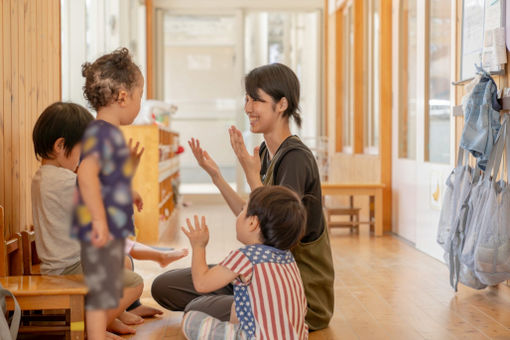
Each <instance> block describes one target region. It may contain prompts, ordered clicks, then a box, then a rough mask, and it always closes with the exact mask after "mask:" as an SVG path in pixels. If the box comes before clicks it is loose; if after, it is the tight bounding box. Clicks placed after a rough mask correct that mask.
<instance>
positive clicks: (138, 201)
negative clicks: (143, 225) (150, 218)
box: [132, 190, 143, 212]
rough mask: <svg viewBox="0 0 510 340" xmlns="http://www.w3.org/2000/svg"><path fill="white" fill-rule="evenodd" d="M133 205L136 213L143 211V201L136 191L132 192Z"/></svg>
mask: <svg viewBox="0 0 510 340" xmlns="http://www.w3.org/2000/svg"><path fill="white" fill-rule="evenodd" d="M132 195H133V204H134V205H135V206H136V210H138V212H140V211H142V209H143V199H142V196H140V194H139V193H138V192H136V191H134V190H133V194H132Z"/></svg>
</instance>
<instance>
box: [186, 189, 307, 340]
mask: <svg viewBox="0 0 510 340" xmlns="http://www.w3.org/2000/svg"><path fill="white" fill-rule="evenodd" d="M187 224H188V229H185V228H184V227H182V231H183V232H184V233H185V234H186V236H187V237H188V238H189V240H190V243H191V246H192V248H193V257H192V265H191V273H192V277H193V285H194V286H195V289H196V290H197V291H198V292H200V293H208V292H213V291H215V290H217V289H220V288H222V287H224V286H226V285H227V284H229V283H230V282H232V283H233V285H234V304H233V305H232V313H231V318H230V322H222V321H220V320H218V319H216V318H214V317H212V316H209V315H207V314H205V313H203V312H200V311H190V312H188V313H186V314H185V315H184V318H183V322H182V328H183V332H184V335H185V336H186V338H187V339H289V340H290V339H299V340H302V339H307V338H308V326H307V325H306V324H305V315H306V297H305V294H304V289H303V283H302V281H301V276H300V274H299V269H298V267H297V265H296V261H295V260H294V257H293V256H292V253H291V252H290V250H289V249H290V248H292V247H293V246H294V245H296V244H297V242H298V241H299V240H300V239H301V237H302V235H303V232H304V228H305V225H306V211H305V208H304V206H303V204H302V203H301V199H300V198H299V197H298V196H297V195H296V194H295V193H294V192H293V191H291V190H289V189H287V188H285V187H283V186H263V187H259V188H257V189H255V190H253V191H252V193H251V194H250V198H249V200H248V202H247V204H246V205H245V206H244V208H243V210H242V211H241V213H240V214H239V216H237V221H236V233H237V239H238V240H239V241H240V242H242V243H243V244H245V246H244V247H242V248H240V249H237V250H234V251H232V252H230V254H229V255H228V256H227V257H226V258H225V259H224V260H223V261H221V263H219V264H218V265H216V266H214V267H212V268H210V267H208V266H207V263H206V260H205V248H206V245H207V243H208V241H209V230H208V228H207V225H206V222H205V217H203V216H202V220H201V221H199V219H198V217H197V216H195V217H194V225H193V223H191V221H190V220H189V219H187Z"/></svg>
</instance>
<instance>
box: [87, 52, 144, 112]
mask: <svg viewBox="0 0 510 340" xmlns="http://www.w3.org/2000/svg"><path fill="white" fill-rule="evenodd" d="M81 74H82V75H83V77H85V86H83V93H84V96H85V98H86V99H87V101H88V102H89V104H90V105H91V106H92V107H93V108H94V110H96V111H97V110H99V109H100V108H101V107H104V106H107V105H109V104H111V103H112V102H114V101H116V100H117V97H118V95H119V91H120V90H121V89H122V88H124V89H125V90H127V91H131V90H132V89H133V88H134V87H135V86H136V85H138V84H140V81H141V76H142V72H141V71H140V68H139V67H138V66H137V65H136V64H135V63H134V62H133V60H132V59H131V55H130V54H129V50H128V49H127V48H125V47H124V48H119V49H116V50H115V51H113V52H112V53H110V54H105V55H104V56H102V57H100V58H98V59H97V60H96V61H94V62H93V63H92V64H91V63H88V62H87V63H84V64H83V65H82V66H81Z"/></svg>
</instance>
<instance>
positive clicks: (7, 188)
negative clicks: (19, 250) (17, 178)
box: [0, 0, 17, 235]
mask: <svg viewBox="0 0 510 340" xmlns="http://www.w3.org/2000/svg"><path fill="white" fill-rule="evenodd" d="M2 6H3V20H2V21H3V32H2V33H3V34H2V44H3V45H4V54H3V66H2V67H3V69H4V70H3V73H4V78H3V81H4V93H3V94H4V106H3V111H2V116H3V121H4V130H3V135H2V137H3V139H4V148H3V150H4V154H3V159H2V161H1V162H0V164H1V165H2V168H3V175H4V176H3V178H2V180H1V182H3V185H4V188H3V191H4V200H3V201H2V202H1V203H0V204H1V205H2V206H4V207H5V209H4V219H5V232H6V234H7V235H10V234H11V226H12V211H13V210H14V206H13V203H12V173H11V171H12V157H11V155H12V138H11V128H12V127H11V118H12V105H11V98H12V95H13V93H12V85H11V84H12V63H11V58H12V54H11V53H10V52H11V49H12V43H11V41H12V35H11V31H12V27H11V26H12V25H11V1H10V0H4V1H3V2H2ZM16 25H17V23H16Z"/></svg>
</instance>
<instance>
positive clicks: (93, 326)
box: [85, 309, 106, 340]
mask: <svg viewBox="0 0 510 340" xmlns="http://www.w3.org/2000/svg"><path fill="white" fill-rule="evenodd" d="M85 318H86V321H87V338H89V339H94V340H96V339H98V340H103V339H106V311H104V310H101V309H96V310H87V311H85Z"/></svg>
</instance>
